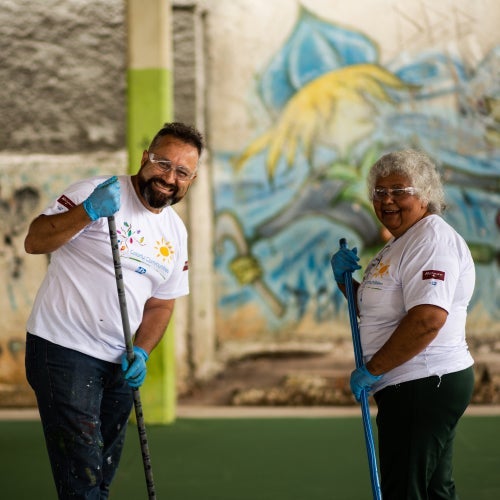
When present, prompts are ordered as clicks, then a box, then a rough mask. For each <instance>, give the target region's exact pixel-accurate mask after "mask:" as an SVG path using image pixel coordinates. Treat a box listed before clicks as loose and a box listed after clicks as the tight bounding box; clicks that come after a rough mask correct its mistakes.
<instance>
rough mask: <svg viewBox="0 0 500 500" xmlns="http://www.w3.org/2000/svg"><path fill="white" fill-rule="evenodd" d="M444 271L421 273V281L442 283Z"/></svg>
mask: <svg viewBox="0 0 500 500" xmlns="http://www.w3.org/2000/svg"><path fill="white" fill-rule="evenodd" d="M444 275H445V272H444V271H436V270H434V269H429V270H428V271H422V279H423V280H440V281H444Z"/></svg>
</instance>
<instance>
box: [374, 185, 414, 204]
mask: <svg viewBox="0 0 500 500" xmlns="http://www.w3.org/2000/svg"><path fill="white" fill-rule="evenodd" d="M417 193H418V189H417V188H414V187H402V188H383V187H376V188H375V189H374V190H373V191H372V200H377V201H380V200H383V199H384V198H385V197H387V196H389V197H391V198H394V199H398V198H403V197H404V196H407V195H414V194H417Z"/></svg>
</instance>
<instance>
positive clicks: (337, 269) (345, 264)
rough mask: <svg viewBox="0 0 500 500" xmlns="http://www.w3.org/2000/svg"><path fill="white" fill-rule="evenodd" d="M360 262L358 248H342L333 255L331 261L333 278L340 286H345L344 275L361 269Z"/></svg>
mask: <svg viewBox="0 0 500 500" xmlns="http://www.w3.org/2000/svg"><path fill="white" fill-rule="evenodd" d="M358 261H359V257H358V249H357V248H356V247H354V248H353V249H352V250H349V249H348V248H341V249H340V250H339V251H338V252H336V253H334V254H333V256H332V260H331V264H332V269H333V276H334V278H335V281H336V282H337V283H338V284H339V285H343V284H345V277H344V273H345V272H346V271H349V272H350V273H353V272H354V271H356V270H357V269H361V266H360V265H359V264H358Z"/></svg>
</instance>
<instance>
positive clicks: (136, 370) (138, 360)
mask: <svg viewBox="0 0 500 500" xmlns="http://www.w3.org/2000/svg"><path fill="white" fill-rule="evenodd" d="M148 358H149V356H148V353H147V352H146V351H145V350H144V349H142V348H141V347H139V346H137V345H135V346H134V359H133V361H132V363H131V364H130V366H129V362H128V359H127V353H125V354H124V355H123V356H122V370H123V371H124V372H125V374H124V377H125V380H126V381H127V383H128V385H129V386H130V387H133V388H134V389H137V388H138V387H140V386H141V385H142V383H143V382H144V379H145V378H146V372H147V368H146V361H147V360H148Z"/></svg>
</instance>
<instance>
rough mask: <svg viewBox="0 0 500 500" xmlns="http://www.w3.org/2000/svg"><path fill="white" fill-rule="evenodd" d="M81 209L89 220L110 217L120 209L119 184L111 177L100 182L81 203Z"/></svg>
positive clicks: (114, 177) (114, 176)
mask: <svg viewBox="0 0 500 500" xmlns="http://www.w3.org/2000/svg"><path fill="white" fill-rule="evenodd" d="M83 208H84V209H85V211H86V212H87V215H88V216H89V217H90V219H91V220H97V219H99V218H100V217H110V216H111V215H113V214H114V213H115V212H117V211H118V209H119V208H120V183H119V182H118V177H116V175H113V177H110V178H109V179H106V180H105V181H104V182H101V184H99V185H98V186H97V187H96V188H95V189H94V191H92V193H91V194H90V196H89V197H88V198H87V199H86V200H85V201H84V202H83Z"/></svg>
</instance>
